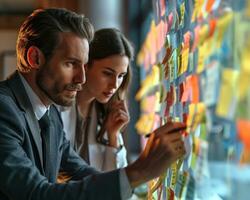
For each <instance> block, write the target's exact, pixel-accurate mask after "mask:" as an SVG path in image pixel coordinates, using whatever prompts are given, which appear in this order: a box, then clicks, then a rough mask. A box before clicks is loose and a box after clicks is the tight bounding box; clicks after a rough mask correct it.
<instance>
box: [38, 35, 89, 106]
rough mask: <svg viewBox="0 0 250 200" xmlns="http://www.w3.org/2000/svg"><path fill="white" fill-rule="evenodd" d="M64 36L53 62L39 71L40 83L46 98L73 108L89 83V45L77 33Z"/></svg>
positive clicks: (52, 58) (49, 62)
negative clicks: (87, 77)
mask: <svg viewBox="0 0 250 200" xmlns="http://www.w3.org/2000/svg"><path fill="white" fill-rule="evenodd" d="M60 36H61V40H60V42H59V45H58V47H57V48H56V49H55V51H54V53H53V55H52V57H51V59H50V60H49V61H48V62H47V63H45V64H44V65H43V66H41V67H40V69H39V71H38V72H37V74H36V82H37V85H38V87H39V89H40V90H42V92H43V93H45V95H43V96H44V98H49V99H50V100H52V101H53V102H55V103H56V104H59V105H62V106H70V105H72V103H73V101H74V99H75V97H76V93H77V91H79V90H81V88H82V84H83V83H84V82H85V70H84V65H85V64H86V63H87V61H88V53H89V44H88V41H87V39H83V38H80V37H78V36H76V35H75V34H73V33H61V34H60ZM45 102H46V100H45Z"/></svg>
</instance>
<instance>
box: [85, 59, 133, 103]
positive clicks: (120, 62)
mask: <svg viewBox="0 0 250 200" xmlns="http://www.w3.org/2000/svg"><path fill="white" fill-rule="evenodd" d="M128 64H129V59H128V57H127V56H121V55H113V56H109V57H106V58H103V59H98V60H94V61H93V62H92V64H91V66H88V65H87V66H86V83H85V84H84V85H83V86H84V90H87V93H88V95H89V98H95V99H96V100H97V101H99V102H101V103H107V102H108V101H109V100H110V98H111V97H112V96H113V95H114V93H115V92H116V91H117V89H118V88H119V87H120V86H121V84H122V81H123V79H124V76H125V75H126V74H127V70H128Z"/></svg>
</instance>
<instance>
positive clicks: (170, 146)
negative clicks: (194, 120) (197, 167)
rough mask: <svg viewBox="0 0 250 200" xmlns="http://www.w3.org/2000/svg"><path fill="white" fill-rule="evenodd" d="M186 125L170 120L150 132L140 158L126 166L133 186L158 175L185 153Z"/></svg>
mask: <svg viewBox="0 0 250 200" xmlns="http://www.w3.org/2000/svg"><path fill="white" fill-rule="evenodd" d="M185 129H186V125H185V124H183V123H180V122H176V123H174V122H169V123H167V124H165V125H163V126H161V127H159V128H158V129H156V130H155V131H154V132H153V133H151V134H150V137H149V139H148V141H147V144H146V147H145V149H144V150H143V152H142V153H141V155H140V156H139V158H138V159H137V160H136V161H135V162H134V163H132V164H131V165H129V166H127V167H126V168H125V171H126V173H127V176H128V179H129V181H130V185H131V187H132V188H135V187H137V186H138V185H140V184H142V183H145V182H147V181H149V180H151V179H153V178H156V177H158V176H159V175H161V174H162V173H163V172H165V171H166V169H167V168H168V167H170V165H171V164H172V163H173V162H175V161H176V160H177V159H179V158H181V157H182V156H183V155H185V152H186V151H185V147H184V142H183V140H182V132H183V131H185Z"/></svg>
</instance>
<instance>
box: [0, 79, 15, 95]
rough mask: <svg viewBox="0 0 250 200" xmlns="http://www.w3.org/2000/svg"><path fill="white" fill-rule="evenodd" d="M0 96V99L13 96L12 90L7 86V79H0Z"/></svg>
mask: <svg viewBox="0 0 250 200" xmlns="http://www.w3.org/2000/svg"><path fill="white" fill-rule="evenodd" d="M0 97H1V99H3V98H4V99H8V98H11V99H12V97H13V94H12V91H11V89H10V88H9V86H8V84H7V81H6V80H5V81H0Z"/></svg>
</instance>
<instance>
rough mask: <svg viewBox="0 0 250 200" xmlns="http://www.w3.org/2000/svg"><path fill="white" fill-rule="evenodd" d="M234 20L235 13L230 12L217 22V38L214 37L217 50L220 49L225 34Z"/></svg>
mask: <svg viewBox="0 0 250 200" xmlns="http://www.w3.org/2000/svg"><path fill="white" fill-rule="evenodd" d="M232 19H233V13H232V12H228V13H227V14H225V15H224V16H223V17H221V18H220V19H219V20H218V21H217V28H216V37H214V39H215V40H216V41H217V48H220V46H221V43H222V39H223V37H224V33H225V31H226V29H227V27H228V25H229V23H230V22H231V21H232Z"/></svg>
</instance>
